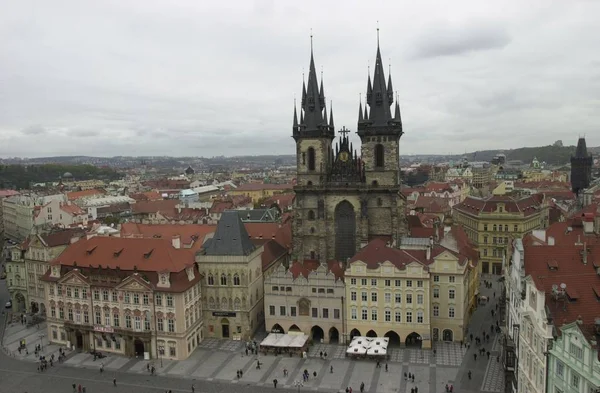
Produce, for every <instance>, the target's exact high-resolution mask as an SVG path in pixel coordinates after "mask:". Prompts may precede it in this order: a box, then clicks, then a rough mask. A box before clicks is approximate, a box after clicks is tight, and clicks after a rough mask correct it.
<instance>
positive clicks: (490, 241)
mask: <svg viewBox="0 0 600 393" xmlns="http://www.w3.org/2000/svg"><path fill="white" fill-rule="evenodd" d="M453 218H454V222H455V223H456V224H458V225H460V226H462V227H463V229H464V230H465V232H466V233H467V235H468V237H469V239H470V240H471V241H472V242H473V243H474V244H475V246H476V247H477V249H478V251H479V258H480V262H479V265H480V266H481V273H483V274H489V273H491V274H501V272H502V258H503V256H504V254H505V253H506V250H507V246H508V245H509V244H510V242H511V240H512V239H521V238H523V236H524V235H526V234H527V233H530V232H531V231H533V230H535V229H540V228H545V227H546V226H547V225H548V205H547V203H546V202H545V200H544V199H543V196H541V195H539V194H538V195H532V196H528V197H526V198H521V199H516V198H512V197H508V196H500V195H493V196H491V197H488V198H476V197H468V198H467V199H465V200H464V201H463V202H461V203H460V204H458V205H455V206H454V208H453Z"/></svg>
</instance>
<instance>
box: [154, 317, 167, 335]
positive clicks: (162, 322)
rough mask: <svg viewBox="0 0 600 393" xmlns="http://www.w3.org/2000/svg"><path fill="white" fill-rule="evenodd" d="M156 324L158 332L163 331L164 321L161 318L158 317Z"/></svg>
mask: <svg viewBox="0 0 600 393" xmlns="http://www.w3.org/2000/svg"><path fill="white" fill-rule="evenodd" d="M156 324H157V325H158V331H159V332H164V331H165V322H164V320H163V319H162V318H158V320H157V321H156Z"/></svg>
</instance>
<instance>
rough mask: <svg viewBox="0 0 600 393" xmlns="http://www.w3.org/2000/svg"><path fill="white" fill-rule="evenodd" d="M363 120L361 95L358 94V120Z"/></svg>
mask: <svg viewBox="0 0 600 393" xmlns="http://www.w3.org/2000/svg"><path fill="white" fill-rule="evenodd" d="M363 120H364V117H363V109H362V95H361V94H359V95H358V122H359V123H361V122H362V121H363Z"/></svg>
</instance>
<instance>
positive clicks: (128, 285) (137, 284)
mask: <svg viewBox="0 0 600 393" xmlns="http://www.w3.org/2000/svg"><path fill="white" fill-rule="evenodd" d="M117 289H120V290H122V291H151V290H152V286H151V284H150V283H148V282H146V281H145V280H144V279H143V278H142V277H140V276H139V275H136V274H133V275H131V276H129V277H127V278H126V279H125V280H123V281H122V282H121V283H120V284H119V285H117Z"/></svg>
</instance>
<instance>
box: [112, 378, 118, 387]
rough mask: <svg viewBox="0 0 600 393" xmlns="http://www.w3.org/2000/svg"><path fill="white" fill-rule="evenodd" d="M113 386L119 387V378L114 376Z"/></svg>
mask: <svg viewBox="0 0 600 393" xmlns="http://www.w3.org/2000/svg"><path fill="white" fill-rule="evenodd" d="M113 386H114V387H117V378H113Z"/></svg>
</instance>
